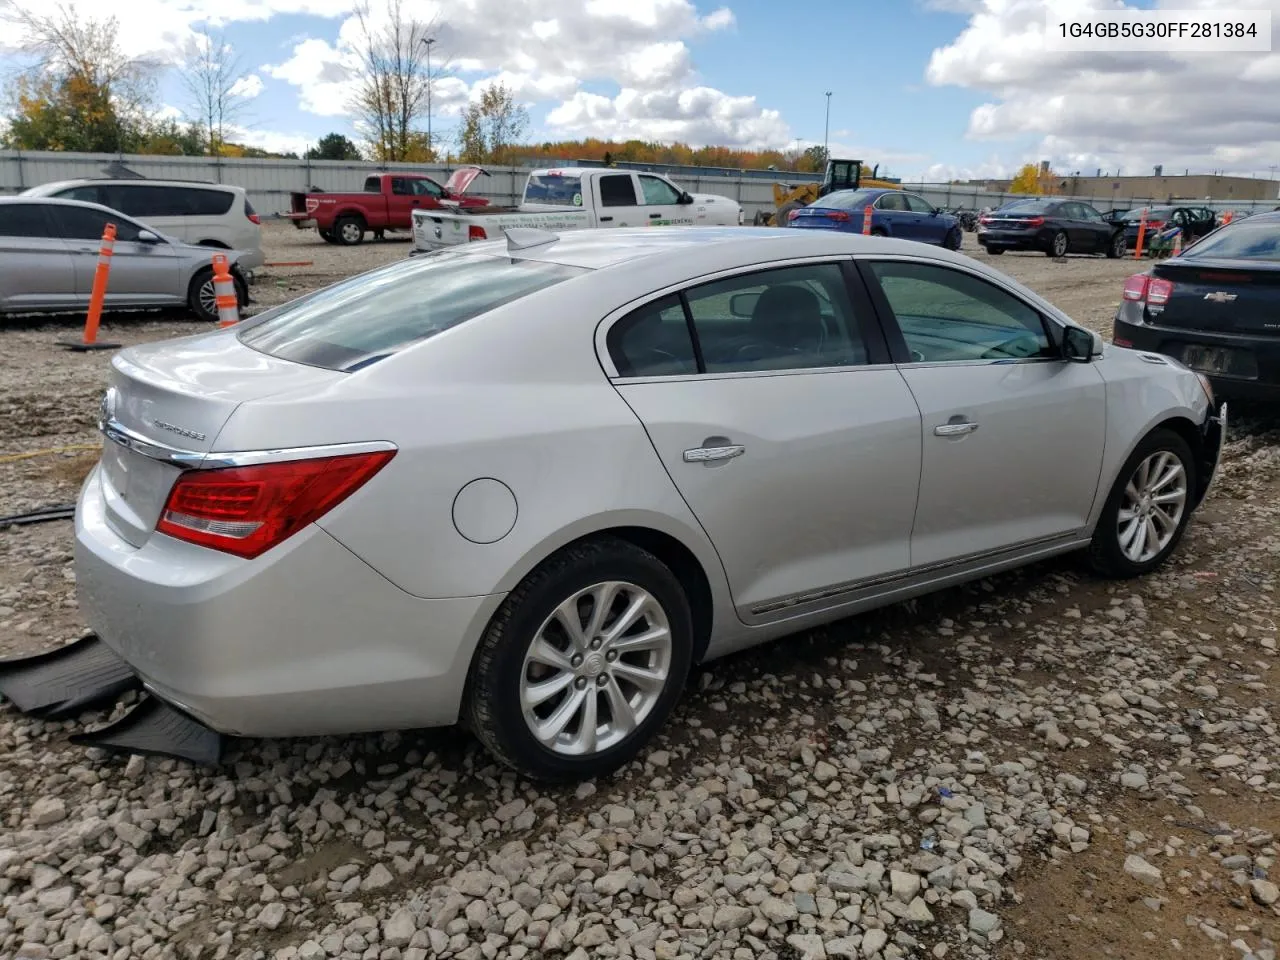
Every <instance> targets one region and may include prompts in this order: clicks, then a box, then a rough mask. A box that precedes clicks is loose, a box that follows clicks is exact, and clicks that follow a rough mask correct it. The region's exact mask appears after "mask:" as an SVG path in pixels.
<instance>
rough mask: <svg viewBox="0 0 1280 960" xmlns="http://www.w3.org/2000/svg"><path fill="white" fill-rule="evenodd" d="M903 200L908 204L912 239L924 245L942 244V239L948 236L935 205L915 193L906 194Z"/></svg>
mask: <svg viewBox="0 0 1280 960" xmlns="http://www.w3.org/2000/svg"><path fill="white" fill-rule="evenodd" d="M902 199H903V200H904V201H905V202H906V204H907V214H906V216H908V217H910V219H911V231H912V237H911V239H913V240H920V241H923V242H924V243H938V244H940V243H942V238H943V237H944V236H945V235H946V230H945V229H944V227H943V224H944V221H943V219H942V218H941V217H940V216H938V211H937V210H936V209H935V208H934V206H933V204H931V203H930V202H929V201H928V200H926V199H925V198H924V197H917V196H916V195H915V194H914V193H904V194H903V195H902Z"/></svg>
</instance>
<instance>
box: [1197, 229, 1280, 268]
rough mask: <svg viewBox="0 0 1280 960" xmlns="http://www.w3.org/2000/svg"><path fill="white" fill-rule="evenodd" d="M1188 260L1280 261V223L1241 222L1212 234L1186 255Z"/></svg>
mask: <svg viewBox="0 0 1280 960" xmlns="http://www.w3.org/2000/svg"><path fill="white" fill-rule="evenodd" d="M1182 257H1183V259H1184V260H1204V259H1213V260H1267V261H1270V262H1272V263H1276V262H1280V220H1241V221H1239V222H1238V223H1232V224H1228V225H1227V226H1225V227H1222V228H1220V229H1218V230H1215V231H1214V232H1213V233H1211V234H1209V235H1208V236H1207V237H1205V238H1204V239H1203V240H1201V241H1200V242H1199V243H1197V244H1196V245H1195V246H1193V247H1192V248H1191V249H1189V250H1187V251H1185V252H1184V253H1183V254H1182Z"/></svg>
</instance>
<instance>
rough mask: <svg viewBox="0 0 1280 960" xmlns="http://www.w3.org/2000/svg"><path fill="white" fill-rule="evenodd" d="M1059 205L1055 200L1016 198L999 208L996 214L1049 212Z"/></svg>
mask: <svg viewBox="0 0 1280 960" xmlns="http://www.w3.org/2000/svg"><path fill="white" fill-rule="evenodd" d="M1057 205H1058V204H1057V201H1055V200H1015V201H1014V202H1013V203H1010V204H1007V205H1005V206H1003V207H1001V208H1000V209H999V210H997V211H996V216H999V215H1000V214H1002V213H1048V212H1049V211H1050V210H1052V209H1053V208H1054V207H1056V206H1057Z"/></svg>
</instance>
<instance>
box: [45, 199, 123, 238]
mask: <svg viewBox="0 0 1280 960" xmlns="http://www.w3.org/2000/svg"><path fill="white" fill-rule="evenodd" d="M49 214H50V216H51V217H52V218H53V222H54V225H55V226H56V227H57V230H58V236H60V237H65V238H66V239H68V240H101V239H102V232H103V231H104V230H105V229H106V226H107V224H108V223H114V224H115V225H116V241H117V242H131V241H134V240H137V239H138V228H137V227H136V226H134V225H133V224H132V223H130V222H129V221H127V220H124V219H122V218H120V217H113V216H111V214H110V213H108V212H107V211H105V210H93V209H90V208H89V207H72V206H63V205H62V204H58V205H57V206H51V207H49Z"/></svg>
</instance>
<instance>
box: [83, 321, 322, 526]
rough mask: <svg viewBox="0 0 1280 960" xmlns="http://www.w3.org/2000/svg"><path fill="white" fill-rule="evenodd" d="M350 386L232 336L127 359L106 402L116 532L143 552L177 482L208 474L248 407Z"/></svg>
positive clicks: (107, 475) (122, 357)
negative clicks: (191, 471) (234, 418)
mask: <svg viewBox="0 0 1280 960" xmlns="http://www.w3.org/2000/svg"><path fill="white" fill-rule="evenodd" d="M343 376H344V374H341V373H337V372H335V371H330V370H323V369H320V368H317V367H309V366H304V365H302V364H298V363H292V362H290V361H287V360H281V359H279V358H277V357H271V356H268V355H266V354H263V353H259V352H257V351H255V350H251V349H249V348H248V347H245V346H244V345H242V344H241V343H240V342H239V340H238V339H237V338H236V337H235V335H234V333H233V332H232V331H225V332H218V333H213V334H208V335H205V336H200V337H194V338H184V339H181V340H176V341H169V342H166V343H158V344H150V345H146V346H139V347H132V348H130V349H128V350H125V351H122V352H121V353H120V354H118V355H117V356H116V357H115V358H114V359H113V361H112V365H111V374H110V378H109V381H108V382H109V386H108V389H107V393H106V396H105V397H104V398H103V402H102V414H103V420H104V423H105V425H106V434H107V438H108V439H107V442H106V443H105V444H104V446H103V454H102V469H101V471H100V481H99V482H101V484H102V487H103V496H104V499H105V500H106V503H107V521H108V523H109V524H110V525H111V527H112V528H113V529H114V530H115V531H116V533H118V534H119V535H120V536H121V537H123V538H124V539H125V540H126V541H128V542H129V543H131V544H133V545H134V546H141V545H142V544H143V543H145V542H146V540H147V538H148V537H149V536H150V535H151V532H152V531H153V530H154V529H155V525H156V521H157V520H158V519H159V517H160V511H161V510H162V509H163V507H164V504H165V500H166V499H167V498H168V496H169V491H170V489H171V488H172V486H173V482H174V480H175V479H176V478H177V476H178V474H179V473H181V472H182V470H183V469H186V468H187V467H194V466H198V465H200V463H201V462H202V460H203V458H204V454H206V453H208V452H209V451H211V450H213V449H214V443H215V442H216V441H217V438H218V433H219V432H220V431H221V430H222V427H223V425H224V424H225V423H226V422H227V420H228V419H229V418H230V417H231V414H232V413H233V412H234V411H235V410H236V408H237V407H239V406H240V404H242V403H244V402H246V401H249V400H256V399H260V398H263V397H267V396H272V395H275V394H279V393H284V392H286V391H291V390H296V389H299V388H303V387H309V386H322V385H325V384H328V383H331V382H333V381H334V380H341V379H342V378H343ZM224 452H225V451H224Z"/></svg>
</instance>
